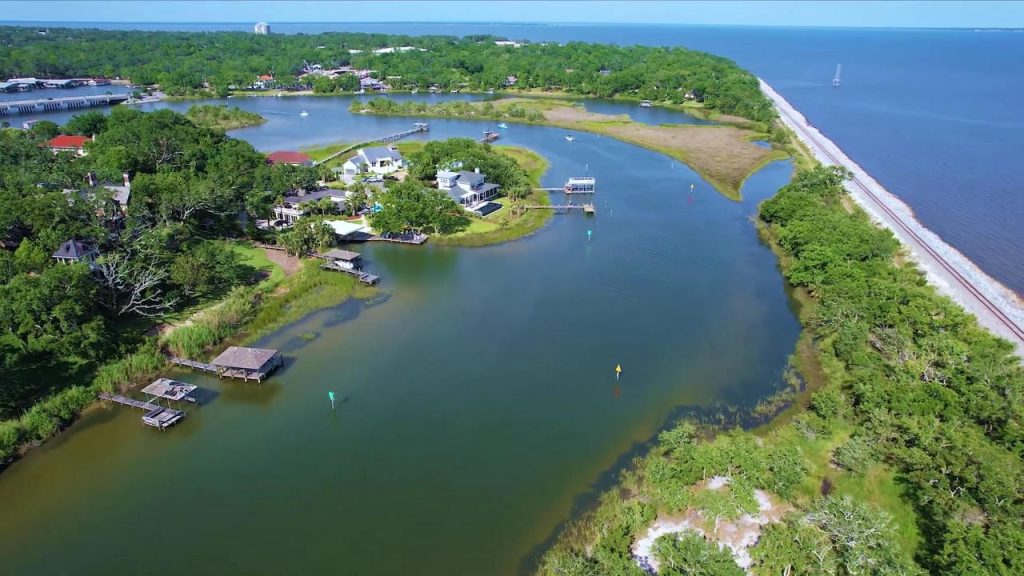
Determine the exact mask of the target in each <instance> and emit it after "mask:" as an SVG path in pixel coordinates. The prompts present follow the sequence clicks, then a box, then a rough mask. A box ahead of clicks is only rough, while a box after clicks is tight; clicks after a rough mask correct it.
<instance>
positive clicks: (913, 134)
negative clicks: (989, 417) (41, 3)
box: [44, 23, 1024, 295]
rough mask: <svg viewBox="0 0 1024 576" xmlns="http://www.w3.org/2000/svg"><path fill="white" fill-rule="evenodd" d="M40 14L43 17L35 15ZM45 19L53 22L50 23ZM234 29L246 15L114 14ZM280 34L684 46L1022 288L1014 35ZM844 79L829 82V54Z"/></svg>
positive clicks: (1022, 204)
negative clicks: (718, 65)
mask: <svg viewBox="0 0 1024 576" xmlns="http://www.w3.org/2000/svg"><path fill="white" fill-rule="evenodd" d="M44 24H45V23H44ZM51 25H55V24H52V23H51ZM84 26H88V27H96V28H113V29H148V30H156V29H174V30H190V31H201V30H239V31H249V30H251V27H250V25H249V24H111V23H88V24H84ZM272 26H273V31H274V32H276V33H300V32H301V33H316V32H322V31H341V30H343V31H355V32H375V33H392V34H412V35H423V34H448V35H462V34H471V33H486V34H495V35H502V36H507V37H509V38H515V39H527V40H533V41H542V40H543V41H557V42H567V41H571V40H582V41H593V42H610V43H616V44H621V45H633V44H646V45H664V46H686V47H689V48H695V49H699V50H706V51H709V52H713V53H716V54H721V55H724V56H728V57H730V58H732V59H734V60H735V61H736V62H738V63H739V64H740V65H741V66H743V67H745V68H747V69H749V70H752V71H753V72H755V73H756V74H758V75H759V76H761V77H763V78H764V79H765V80H767V81H768V82H769V83H771V84H772V85H773V86H775V88H776V89H777V90H779V91H780V92H781V93H782V94H783V95H784V96H785V97H786V98H787V99H788V100H789V101H790V102H792V103H793V104H794V105H795V106H796V107H797V108H799V109H800V111H801V112H803V113H804V115H806V116H807V117H808V118H809V119H810V121H811V122H812V123H813V124H815V125H816V126H818V127H819V128H820V129H821V130H822V132H824V133H825V135H827V136H828V137H829V138H831V139H832V140H833V141H835V142H836V143H837V144H839V145H840V146H841V147H842V148H843V149H844V150H845V151H846V152H847V153H848V154H849V155H850V156H851V157H852V158H853V159H854V160H856V161H857V162H858V163H859V164H860V165H861V166H863V167H864V168H865V169H866V170H868V171H869V172H871V174H872V175H874V176H875V178H877V179H878V180H879V181H880V182H882V183H883V184H884V185H885V186H886V187H887V188H888V189H889V190H890V191H892V192H893V193H895V194H897V195H898V196H900V197H901V198H903V199H904V200H905V201H906V202H907V203H909V204H910V205H911V206H912V207H913V208H914V210H915V211H916V212H917V215H918V218H919V219H920V220H921V221H922V222H923V223H924V224H925V225H927V226H928V227H929V228H931V229H932V230H934V231H936V232H937V233H938V234H940V235H941V236H942V237H943V238H944V239H946V240H947V241H948V242H949V243H951V244H952V245H954V246H955V247H957V248H958V249H960V250H961V251H962V252H963V253H965V254H966V255H967V256H968V257H970V258H971V259H972V260H974V262H976V263H977V264H978V265H979V266H980V267H981V268H982V269H984V270H985V271H986V272H988V273H989V274H991V275H992V276H994V277H995V278H997V279H998V280H1000V281H1002V282H1003V283H1005V284H1006V285H1007V286H1009V287H1010V288H1012V289H1013V290H1015V291H1016V292H1017V293H1018V294H1022V295H1024V266H1020V264H1021V257H1020V255H1021V253H1022V252H1024V186H1022V185H1021V183H1020V178H1019V172H1020V166H1019V163H1020V159H1021V158H1022V157H1024V136H1022V134H1024V107H1021V106H1020V104H1019V101H1020V95H1021V94H1024V74H1020V70H1021V66H1022V65H1024V31H984V32H983V31H972V30H907V29H900V30H879V29H821V28H753V27H717V26H716V27H711V26H660V25H621V26H605V25H600V26H590V25H570V24H557V25H529V24H465V23H462V24H414V23H386V24H360V23H350V24H346V23H324V24H320V23H318V24H311V23H302V24H276V23H272ZM840 63H841V64H842V65H843V86H842V88H840V89H838V90H836V89H833V88H832V87H831V80H832V75H833V73H834V71H835V67H836V64H840Z"/></svg>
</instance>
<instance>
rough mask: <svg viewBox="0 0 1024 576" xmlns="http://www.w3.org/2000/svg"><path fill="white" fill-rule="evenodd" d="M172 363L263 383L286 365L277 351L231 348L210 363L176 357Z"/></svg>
mask: <svg viewBox="0 0 1024 576" xmlns="http://www.w3.org/2000/svg"><path fill="white" fill-rule="evenodd" d="M170 362H171V364H175V365H177V366H183V367H185V368H191V369H193V370H199V371H201V372H210V373H213V374H216V375H217V376H218V377H224V376H227V377H228V378H241V379H242V380H246V381H249V380H255V381H257V382H262V381H263V379H264V378H266V377H267V376H269V375H270V373H271V372H273V371H274V370H276V369H277V368H278V367H280V366H281V365H282V364H284V358H283V357H282V356H281V353H280V352H278V351H277V350H270V349H266V348H246V347H244V346H231V347H229V348H228V349H227V350H225V351H224V352H222V353H221V354H220V356H217V357H216V358H214V359H213V361H212V362H209V363H206V362H197V361H195V360H189V359H187V358H178V357H176V356H172V357H171V358H170Z"/></svg>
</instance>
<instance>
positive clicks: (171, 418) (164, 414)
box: [100, 392, 185, 430]
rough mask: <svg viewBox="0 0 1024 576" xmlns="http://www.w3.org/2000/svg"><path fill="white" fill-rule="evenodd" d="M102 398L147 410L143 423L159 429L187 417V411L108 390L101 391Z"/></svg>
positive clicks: (143, 416)
mask: <svg viewBox="0 0 1024 576" xmlns="http://www.w3.org/2000/svg"><path fill="white" fill-rule="evenodd" d="M100 399H102V400H108V401H110V402H114V403H116V404H121V405H122V406H128V407H131V408H138V409H140V410H145V411H146V413H145V414H143V415H142V423H143V424H145V425H146V426H152V427H153V428H157V429H159V430H163V429H165V428H169V427H171V426H174V425H175V424H177V423H178V422H181V421H182V420H183V419H184V418H185V413H184V412H182V411H181V410H175V409H174V408H164V407H163V406H160V405H159V404H153V403H152V402H146V401H143V400H136V399H135V398H129V397H128V396H122V395H120V394H108V393H107V392H102V393H100Z"/></svg>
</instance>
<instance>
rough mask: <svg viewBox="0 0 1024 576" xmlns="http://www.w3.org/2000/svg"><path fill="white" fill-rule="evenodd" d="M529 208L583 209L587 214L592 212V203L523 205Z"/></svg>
mask: <svg viewBox="0 0 1024 576" xmlns="http://www.w3.org/2000/svg"><path fill="white" fill-rule="evenodd" d="M523 208H527V209H529V210H583V211H584V212H586V213H588V214H593V213H594V211H595V210H594V205H593V204H546V205H544V204H527V205H525V206H523Z"/></svg>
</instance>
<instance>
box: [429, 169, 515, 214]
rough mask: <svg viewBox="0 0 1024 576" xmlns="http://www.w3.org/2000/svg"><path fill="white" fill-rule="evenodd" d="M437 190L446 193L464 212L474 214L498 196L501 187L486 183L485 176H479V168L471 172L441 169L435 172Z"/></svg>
mask: <svg viewBox="0 0 1024 576" xmlns="http://www.w3.org/2000/svg"><path fill="white" fill-rule="evenodd" d="M437 188H438V189H439V190H444V191H445V192H447V193H448V195H449V196H451V197H452V198H453V199H454V200H455V202H457V203H458V204H459V205H460V206H462V207H464V208H465V209H466V210H469V211H472V212H476V211H477V209H479V208H480V206H481V205H482V204H486V203H487V201H489V200H491V199H492V198H494V197H495V196H497V195H498V191H499V190H500V189H501V186H499V185H497V184H492V183H490V182H488V181H487V175H486V174H481V173H480V169H479V168H477V169H476V170H474V171H473V172H469V171H467V170H460V171H458V172H454V171H451V170H443V169H442V170H438V171H437Z"/></svg>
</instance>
